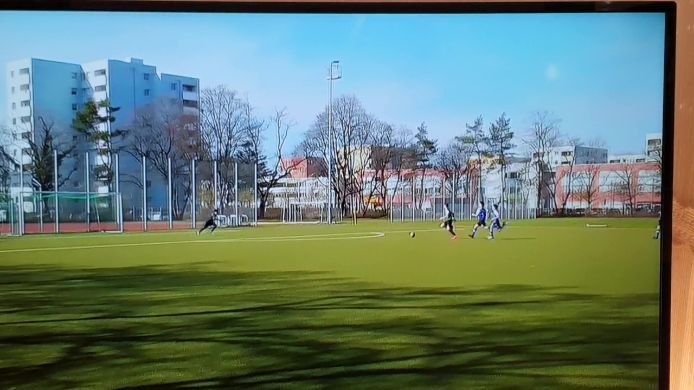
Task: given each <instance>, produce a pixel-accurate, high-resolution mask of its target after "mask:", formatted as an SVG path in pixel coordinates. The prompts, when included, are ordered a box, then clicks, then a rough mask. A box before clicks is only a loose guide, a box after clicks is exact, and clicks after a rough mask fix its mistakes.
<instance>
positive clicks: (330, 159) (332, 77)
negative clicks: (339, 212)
mask: <svg viewBox="0 0 694 390" xmlns="http://www.w3.org/2000/svg"><path fill="white" fill-rule="evenodd" d="M339 65H340V61H339V60H334V61H332V62H331V63H330V76H329V77H328V81H329V85H330V87H329V93H328V191H327V195H328V224H331V223H332V221H333V218H332V217H333V210H332V209H333V190H332V184H333V175H332V171H333V81H334V80H339V79H341V78H342V74H334V73H333V70H335V69H336V68H337V69H338V70H339ZM338 73H340V72H338Z"/></svg>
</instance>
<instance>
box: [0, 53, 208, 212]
mask: <svg viewBox="0 0 694 390" xmlns="http://www.w3.org/2000/svg"><path fill="white" fill-rule="evenodd" d="M6 68H7V69H6V78H7V83H6V85H7V97H8V99H7V114H8V115H7V117H8V118H9V122H10V123H8V125H9V128H10V129H11V131H12V133H13V134H12V138H13V139H14V143H13V145H11V146H10V147H9V148H8V150H7V153H8V154H9V155H10V156H12V157H13V158H14V159H15V160H17V161H19V160H20V159H21V156H22V155H23V156H24V157H23V160H22V163H23V164H25V165H26V164H29V162H30V159H29V156H28V153H27V152H26V148H28V146H29V144H28V140H34V141H35V142H38V139H37V137H40V136H41V135H40V131H39V130H40V129H41V121H42V120H44V121H46V122H48V123H53V124H54V129H55V131H56V134H57V135H58V137H59V138H61V137H62V138H66V137H75V135H74V131H73V129H72V127H71V125H72V121H73V119H74V118H75V114H76V113H77V112H78V111H79V110H81V109H82V108H83V107H84V104H85V103H87V102H88V101H96V102H99V101H103V100H106V99H109V101H110V102H111V105H112V106H113V107H118V108H119V110H118V111H117V112H115V113H113V116H114V117H115V121H114V122H113V123H112V124H110V123H105V124H102V125H100V127H101V130H102V131H107V132H110V131H113V130H115V129H117V128H119V127H125V126H128V125H129V124H130V123H131V122H132V121H133V119H134V118H135V115H136V112H137V111H138V110H139V109H141V108H144V107H146V106H147V105H148V104H151V103H154V102H155V101H157V100H158V99H162V98H167V99H173V100H174V101H175V102H177V103H179V104H181V106H182V111H183V113H184V114H189V115H194V116H198V117H199V107H200V93H199V92H200V82H199V80H198V79H197V78H194V77H187V76H177V75H171V74H164V73H161V74H160V73H157V68H156V67H155V66H152V65H146V64H144V62H143V60H141V59H136V58H128V59H126V60H124V61H120V60H113V59H104V60H98V61H93V62H89V63H85V64H72V63H65V62H58V61H51V60H44V59H37V58H27V59H22V60H18V61H13V62H10V63H8V64H7V66H6ZM101 114H102V115H106V113H105V111H104V109H102V112H101ZM75 140H77V138H75ZM68 141H70V140H68ZM96 149H98V146H95V145H80V147H79V148H78V152H77V153H75V156H74V158H73V159H72V160H73V161H69V162H66V163H64V164H63V166H61V168H60V169H61V174H63V171H64V172H68V171H69V170H72V169H73V166H71V164H77V168H78V170H77V171H76V172H75V173H74V174H73V175H72V177H71V180H70V181H69V182H68V183H66V184H65V185H64V186H63V187H61V188H60V190H61V191H74V190H79V191H83V190H84V189H85V188H84V182H85V180H84V176H85V174H84V171H83V167H84V165H85V164H84V156H85V152H87V151H90V152H92V153H90V161H89V164H90V166H91V167H97V166H99V165H100V164H105V163H107V162H108V159H109V158H110V157H109V156H103V155H101V156H100V155H99V153H96V152H97V151H98V150H96ZM22 150H24V153H22ZM120 168H121V176H123V175H124V174H125V175H127V174H131V175H137V174H138V170H139V162H137V161H128V159H127V158H124V156H123V157H121V164H120ZM90 187H91V188H90V191H95V192H107V191H109V189H108V187H107V186H106V185H105V183H104V182H103V181H99V180H98V178H96V179H95V180H94V181H93V182H92V183H91V185H90ZM155 187H156V186H155ZM25 191H26V189H25ZM125 191H127V189H125V188H122V189H121V192H125ZM149 197H151V200H153V201H155V202H156V203H161V199H163V201H164V202H165V198H166V191H165V189H164V191H161V190H158V191H157V190H155V191H152V192H151V194H150V196H149Z"/></svg>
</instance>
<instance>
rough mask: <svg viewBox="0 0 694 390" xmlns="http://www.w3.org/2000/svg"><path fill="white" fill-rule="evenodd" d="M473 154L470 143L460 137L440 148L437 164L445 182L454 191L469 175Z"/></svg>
mask: <svg viewBox="0 0 694 390" xmlns="http://www.w3.org/2000/svg"><path fill="white" fill-rule="evenodd" d="M471 155H472V151H471V149H470V145H467V144H465V143H464V142H463V141H462V139H461V138H459V137H457V138H454V139H453V140H452V141H451V142H450V143H449V144H448V145H446V146H445V147H444V148H442V149H441V150H439V152H438V154H437V156H436V166H437V167H438V168H439V170H441V172H442V173H443V176H444V182H445V183H446V186H447V187H448V189H449V190H450V191H451V192H452V193H453V192H455V191H456V190H457V189H459V188H460V185H461V181H462V180H463V178H464V177H467V176H468V170H469V168H470V157H471Z"/></svg>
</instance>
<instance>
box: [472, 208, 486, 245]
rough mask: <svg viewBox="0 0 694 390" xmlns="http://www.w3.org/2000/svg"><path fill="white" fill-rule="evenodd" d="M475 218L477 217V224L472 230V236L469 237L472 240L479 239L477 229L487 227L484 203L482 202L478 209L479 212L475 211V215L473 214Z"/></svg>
mask: <svg viewBox="0 0 694 390" xmlns="http://www.w3.org/2000/svg"><path fill="white" fill-rule="evenodd" d="M473 216H475V217H477V223H476V224H475V226H474V227H473V228H472V234H470V235H469V236H468V237H470V238H475V237H477V229H479V228H480V227H486V226H487V209H485V208H484V201H481V200H480V204H479V206H478V207H477V211H475V214H473Z"/></svg>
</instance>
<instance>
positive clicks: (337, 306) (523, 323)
mask: <svg viewBox="0 0 694 390" xmlns="http://www.w3.org/2000/svg"><path fill="white" fill-rule="evenodd" d="M586 223H589V224H593V225H601V224H606V225H607V227H606V228H605V227H600V228H588V227H586ZM656 223H657V222H656V220H654V219H590V220H586V219H548V220H531V221H517V222H515V221H511V222H510V224H509V225H508V226H507V229H505V230H504V231H503V232H501V233H499V234H498V236H497V239H496V240H494V241H491V240H487V239H486V231H480V232H479V234H478V237H477V239H475V240H472V239H470V238H468V237H467V236H466V234H468V233H469V232H470V229H471V224H472V223H471V222H470V221H459V222H458V223H457V229H458V231H459V236H460V238H459V240H456V241H452V240H450V238H449V236H448V233H447V232H446V231H444V230H442V229H440V228H439V227H438V224H437V223H436V222H421V223H395V224H391V223H388V222H385V221H363V222H362V221H360V223H359V224H358V225H357V226H353V225H349V224H344V225H335V226H325V225H291V226H289V225H264V226H260V227H256V228H242V229H237V230H231V229H223V230H219V229H218V230H217V232H216V233H215V234H214V235H208V234H204V235H202V236H200V237H198V236H196V234H195V233H194V232H192V231H186V232H172V233H132V234H122V235H121V234H107V233H101V234H89V235H87V234H75V235H61V236H27V237H22V238H6V239H1V240H0V297H1V299H0V351H2V352H1V353H0V388H1V389H11V388H16V389H25V388H26V389H30V388H31V389H57V388H67V389H80V388H83V389H101V388H108V389H114V388H119V389H120V388H135V387H138V388H145V389H182V388H203V389H205V388H226V389H238V388H282V389H314V388H315V389H321V388H329V389H340V388H343V389H368V388H379V389H380V388H389V389H417V388H421V389H432V388H450V389H655V388H657V379H658V378H657V362H658V286H659V281H658V278H659V241H657V240H654V239H652V236H653V231H654V228H655V225H656ZM410 231H414V232H416V237H415V238H410V235H409V232H410Z"/></svg>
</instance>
